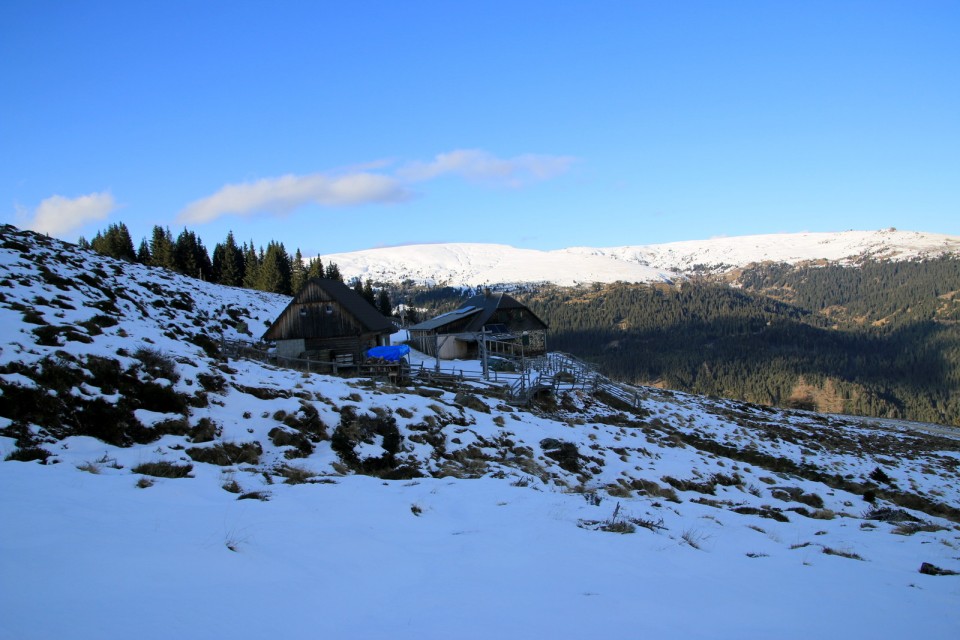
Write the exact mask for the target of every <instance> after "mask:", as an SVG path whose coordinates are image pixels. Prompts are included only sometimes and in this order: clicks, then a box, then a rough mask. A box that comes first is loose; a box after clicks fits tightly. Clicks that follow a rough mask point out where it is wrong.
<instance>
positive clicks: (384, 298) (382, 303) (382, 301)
mask: <svg viewBox="0 0 960 640" xmlns="http://www.w3.org/2000/svg"><path fill="white" fill-rule="evenodd" d="M377 308H378V309H379V310H380V314H381V315H382V316H383V317H384V318H389V317H390V316H392V315H393V306H392V305H391V304H390V295H389V294H388V293H387V290H386V289H380V295H379V297H378V299H377Z"/></svg>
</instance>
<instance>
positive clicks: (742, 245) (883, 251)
mask: <svg viewBox="0 0 960 640" xmlns="http://www.w3.org/2000/svg"><path fill="white" fill-rule="evenodd" d="M945 253H950V254H956V253H960V237H958V236H948V235H942V234H935V233H920V232H916V231H898V230H895V229H884V230H881V231H843V232H837V233H789V234H770V235H756V236H740V237H729V238H713V239H710V240H698V241H687V242H671V243H667V244H652V245H645V246H624V247H612V248H605V249H598V248H589V247H574V248H569V249H558V250H556V251H539V250H534V249H518V248H515V247H510V246H507V245H501V244H479V243H441V244H418V245H404V246H397V247H383V248H378V249H367V250H364V251H354V252H350V253H337V254H330V255H325V256H321V259H322V260H323V261H324V263H329V262H334V263H336V264H337V266H338V267H339V268H340V272H341V273H342V274H343V275H344V276H345V277H346V278H348V279H352V278H357V277H359V278H360V279H361V280H367V279H368V278H369V279H371V280H373V281H375V282H403V281H404V280H412V281H414V282H416V283H423V284H429V285H449V286H482V285H496V284H522V283H539V282H551V283H553V284H557V285H561V286H571V285H575V284H584V283H592V282H617V281H623V282H663V281H676V280H678V279H682V278H684V277H687V276H689V275H690V274H694V273H697V274H703V273H714V274H717V273H724V272H727V271H730V270H732V269H736V268H740V267H744V266H747V265H749V264H753V263H760V262H787V263H790V264H798V263H807V262H818V261H831V262H837V263H841V264H854V263H857V262H859V261H862V260H864V259H868V258H872V259H878V260H880V259H890V260H908V259H912V258H918V257H924V256H929V257H933V256H939V255H943V254H945Z"/></svg>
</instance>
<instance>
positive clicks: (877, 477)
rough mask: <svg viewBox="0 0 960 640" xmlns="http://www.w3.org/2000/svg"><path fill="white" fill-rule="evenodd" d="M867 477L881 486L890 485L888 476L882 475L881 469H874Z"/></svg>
mask: <svg viewBox="0 0 960 640" xmlns="http://www.w3.org/2000/svg"><path fill="white" fill-rule="evenodd" d="M868 477H869V478H870V479H871V480H873V481H874V482H879V483H882V484H889V483H890V476H888V475H887V474H886V473H884V471H883V469H881V468H880V467H874V469H873V471H871V472H870V475H869V476H868Z"/></svg>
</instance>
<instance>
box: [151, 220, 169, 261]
mask: <svg viewBox="0 0 960 640" xmlns="http://www.w3.org/2000/svg"><path fill="white" fill-rule="evenodd" d="M150 264H151V265H152V266H154V267H163V268H164V269H171V270H172V269H174V267H175V264H174V260H173V236H171V235H170V229H169V228H164V227H161V226H159V225H154V227H153V232H152V234H151V236H150Z"/></svg>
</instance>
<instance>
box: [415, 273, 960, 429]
mask: <svg viewBox="0 0 960 640" xmlns="http://www.w3.org/2000/svg"><path fill="white" fill-rule="evenodd" d="M958 292H960V260H958V259H956V258H941V259H935V260H924V261H915V262H882V261H878V262H866V263H864V264H862V265H859V266H858V267H842V266H817V267H799V268H798V267H791V266H788V265H764V266H759V267H753V268H750V269H748V270H745V271H743V272H742V273H740V274H739V275H738V277H737V280H736V281H735V282H732V283H730V282H719V281H709V280H706V279H703V280H699V281H694V282H684V283H683V284H681V285H679V286H671V285H637V284H624V283H616V284H610V285H593V286H589V287H578V288H560V287H545V288H541V289H538V290H528V291H521V292H516V293H515V295H516V297H518V298H520V299H521V300H524V301H525V302H526V303H527V304H528V305H529V306H530V307H531V308H532V309H533V310H534V311H535V312H536V313H537V314H538V315H539V316H540V317H541V318H543V319H544V320H545V321H546V322H547V323H548V324H549V325H550V337H549V339H548V345H549V347H550V349H551V350H559V351H567V352H569V353H572V354H574V355H577V356H579V357H581V358H583V359H585V360H588V361H591V362H594V363H596V364H597V365H598V366H599V368H600V369H601V370H602V371H603V372H604V373H606V374H607V375H609V376H611V377H613V378H616V379H620V380H623V381H626V382H633V383H638V384H655V385H659V386H663V387H666V388H670V389H678V390H683V391H689V392H693V393H699V394H704V395H714V396H722V397H729V398H737V399H742V400H747V401H750V402H755V403H760V404H769V405H776V406H785V407H792V408H802V409H811V410H817V411H824V412H835V413H851V414H858V415H867V416H877V417H890V418H904V419H911V420H920V421H928V422H937V423H942V424H954V425H960V293H958ZM445 293H446V294H447V298H446V300H447V305H448V306H449V305H452V303H453V301H454V299H455V298H456V297H457V295H458V294H457V292H456V291H454V290H448V291H446V292H445ZM467 293H470V292H467ZM437 294H438V292H435V291H434V292H429V293H426V294H424V295H422V296H413V297H412V303H413V304H414V305H420V304H424V303H425V304H426V305H428V306H435V307H442V306H443V303H442V301H443V298H444V297H443V296H440V295H437Z"/></svg>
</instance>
